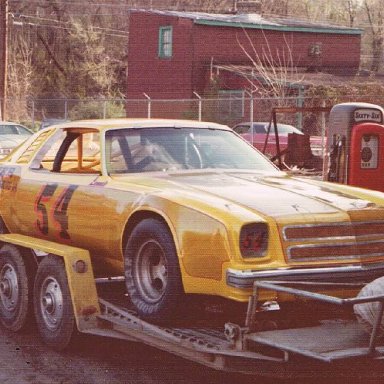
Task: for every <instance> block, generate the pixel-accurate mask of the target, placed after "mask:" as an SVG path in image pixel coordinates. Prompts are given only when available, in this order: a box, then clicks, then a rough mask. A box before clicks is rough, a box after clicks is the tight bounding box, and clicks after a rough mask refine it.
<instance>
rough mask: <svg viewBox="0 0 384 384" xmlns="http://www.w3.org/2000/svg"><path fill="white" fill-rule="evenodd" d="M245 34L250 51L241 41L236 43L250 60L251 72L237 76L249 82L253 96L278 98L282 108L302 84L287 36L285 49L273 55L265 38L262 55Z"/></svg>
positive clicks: (239, 72) (273, 52) (238, 71)
mask: <svg viewBox="0 0 384 384" xmlns="http://www.w3.org/2000/svg"><path fill="white" fill-rule="evenodd" d="M244 32H245V31H244ZM245 34H246V36H247V40H248V46H250V47H251V49H250V50H249V49H248V48H247V47H246V46H245V44H244V43H242V42H241V41H240V39H239V38H238V39H237V40H238V44H239V46H240V48H241V50H242V51H243V52H244V54H245V55H246V56H247V57H248V59H249V61H250V64H251V68H243V69H242V68H237V69H236V70H237V73H238V74H240V75H242V76H243V77H244V78H245V79H246V80H247V82H248V84H249V90H250V92H251V93H257V94H259V95H260V96H265V97H276V98H278V99H279V100H280V101H279V104H280V105H283V104H284V103H285V99H286V98H287V97H288V96H289V95H291V94H292V90H293V89H295V88H297V87H298V85H299V84H300V83H301V82H302V80H303V77H302V76H301V75H300V74H299V73H298V71H297V67H296V66H295V63H294V60H293V56H292V48H291V44H290V43H289V41H288V40H287V39H286V36H284V45H283V46H282V47H280V48H277V49H276V51H272V49H271V46H270V45H269V42H268V39H267V38H266V36H264V41H265V44H264V45H263V46H262V47H261V51H259V50H258V49H257V48H256V47H255V44H254V43H253V41H252V39H251V38H250V36H249V35H248V34H247V33H246V32H245Z"/></svg>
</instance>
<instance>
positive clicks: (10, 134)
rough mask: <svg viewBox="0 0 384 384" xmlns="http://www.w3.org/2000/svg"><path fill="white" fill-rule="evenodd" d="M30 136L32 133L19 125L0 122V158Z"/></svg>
mask: <svg viewBox="0 0 384 384" xmlns="http://www.w3.org/2000/svg"><path fill="white" fill-rule="evenodd" d="M32 134H33V132H32V131H30V130H29V129H28V128H27V127H24V126H23V125H21V124H17V123H12V122H9V121H0V158H1V157H4V156H6V155H8V154H9V153H10V152H11V151H12V150H13V149H14V148H15V147H17V146H18V145H20V144H21V143H22V142H23V141H25V140H26V139H27V138H28V137H30V136H31V135H32Z"/></svg>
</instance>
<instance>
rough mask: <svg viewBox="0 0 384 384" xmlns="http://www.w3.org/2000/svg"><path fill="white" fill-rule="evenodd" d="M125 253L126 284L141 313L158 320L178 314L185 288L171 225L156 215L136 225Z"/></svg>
mask: <svg viewBox="0 0 384 384" xmlns="http://www.w3.org/2000/svg"><path fill="white" fill-rule="evenodd" d="M124 255H125V282H126V288H127V292H128V295H129V298H130V300H131V302H132V303H133V305H134V306H135V309H136V311H137V313H138V315H139V316H140V317H142V318H143V319H146V320H150V321H155V322H163V321H166V320H169V319H171V317H174V315H176V314H177V312H178V311H177V310H178V309H179V307H180V302H182V301H183V300H182V297H183V296H184V291H183V285H182V281H181V274H180V267H179V260H178V257H177V253H176V248H175V244H174V241H173V238H172V235H171V233H170V232H169V229H168V227H167V226H166V225H165V224H164V223H162V222H161V221H159V220H157V219H154V218H148V219H144V220H142V221H141V222H140V223H139V224H137V226H136V227H135V228H134V229H133V231H132V234H131V236H130V238H129V240H128V242H127V246H126V249H125V254H124Z"/></svg>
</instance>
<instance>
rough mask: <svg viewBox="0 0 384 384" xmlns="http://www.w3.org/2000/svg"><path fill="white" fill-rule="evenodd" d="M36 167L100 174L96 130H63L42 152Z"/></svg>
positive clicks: (54, 170)
mask: <svg viewBox="0 0 384 384" xmlns="http://www.w3.org/2000/svg"><path fill="white" fill-rule="evenodd" d="M38 168H39V169H45V170H48V171H51V172H60V173H97V174H100V146H99V133H98V131H94V130H84V129H71V130H67V131H63V132H62V134H61V135H59V137H56V140H54V141H53V142H52V144H51V145H50V146H49V148H47V149H46V151H45V153H43V154H42V156H41V162H40V166H39V167H38Z"/></svg>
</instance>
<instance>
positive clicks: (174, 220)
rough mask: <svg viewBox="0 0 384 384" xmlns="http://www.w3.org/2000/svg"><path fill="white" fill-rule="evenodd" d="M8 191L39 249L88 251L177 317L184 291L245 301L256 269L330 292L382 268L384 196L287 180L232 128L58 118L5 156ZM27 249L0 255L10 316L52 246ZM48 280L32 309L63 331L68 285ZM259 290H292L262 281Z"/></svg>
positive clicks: (129, 287) (9, 217) (18, 228)
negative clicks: (269, 286)
mask: <svg viewBox="0 0 384 384" xmlns="http://www.w3.org/2000/svg"><path fill="white" fill-rule="evenodd" d="M0 190H1V193H0V218H1V221H0V224H1V225H0V228H1V230H2V231H3V232H7V231H8V232H10V233H15V234H19V235H24V236H28V237H29V238H32V239H37V240H36V243H37V245H36V247H32V248H33V249H35V248H36V249H37V250H38V249H39V247H38V239H45V240H49V241H51V242H55V243H59V244H66V245H67V246H68V245H69V246H75V247H78V248H82V249H86V250H89V252H90V256H91V261H92V271H93V273H94V274H95V277H96V278H101V279H103V278H106V277H118V276H120V277H123V276H124V280H125V284H126V291H127V293H128V295H129V299H130V302H131V303H132V304H133V306H134V307H135V310H136V311H137V313H138V314H139V315H140V316H141V317H143V318H146V319H150V320H159V319H164V318H169V317H172V315H173V314H174V313H176V312H177V311H176V310H177V309H178V306H179V305H183V304H184V303H185V302H186V300H185V295H191V294H199V295H206V297H209V298H213V297H214V296H216V297H217V296H220V297H222V298H225V299H227V300H228V301H231V300H232V301H235V302H243V303H244V304H245V303H247V302H248V300H249V296H250V294H251V292H252V287H253V283H254V282H255V281H257V280H271V281H274V280H278V281H280V280H283V281H287V280H290V281H292V280H294V281H298V280H299V281H304V282H307V283H311V282H316V284H317V285H318V284H319V282H324V283H325V284H324V285H322V286H321V288H319V289H321V290H322V291H324V292H329V293H335V294H339V295H350V294H352V293H353V294H355V293H357V291H356V290H357V289H358V288H356V284H349V286H344V287H343V288H342V289H341V288H340V286H338V284H339V283H341V282H346V283H357V282H364V281H366V282H370V281H372V280H373V279H374V278H375V277H379V276H383V274H384V194H382V193H379V192H373V191H369V190H363V189H359V188H354V187H350V186H346V185H338V184H331V183H324V182H321V181H318V180H312V179H311V180H310V179H300V178H298V177H290V176H289V175H287V174H286V173H285V172H281V171H279V170H278V169H277V168H276V167H275V165H274V164H272V163H271V162H270V161H269V160H268V159H267V158H266V157H265V156H263V155H262V154H261V153H260V152H259V151H257V150H256V149H254V148H253V147H252V146H250V145H249V144H248V143H246V141H245V140H243V139H241V138H240V137H239V136H238V135H236V134H235V133H234V132H233V131H232V130H231V129H230V128H229V127H227V126H224V125H219V124H213V123H205V122H196V121H185V120H157V119H115V120H93V121H78V122H70V123H66V124H62V125H60V126H52V127H48V128H46V129H45V130H42V131H38V132H37V133H36V134H35V135H34V136H33V137H31V138H29V139H28V140H27V141H26V142H25V143H24V144H22V145H21V146H20V147H19V148H18V149H17V150H16V151H14V152H13V153H12V154H11V155H10V156H8V157H7V158H6V159H5V160H3V161H0ZM32 241H33V240H32ZM23 255H24V254H23ZM28 255H29V254H28V253H27V252H26V253H25V256H24V257H27V258H28ZM21 257H22V256H18V258H12V255H11V256H9V257H8V256H7V258H5V259H3V258H0V282H1V285H2V287H1V290H0V293H1V294H0V311H2V316H1V318H3V319H6V321H7V322H8V323H7V324H8V326H10V324H11V325H12V321H13V320H15V319H16V320H17V319H18V314H19V312H20V308H21V307H22V308H23V310H25V308H26V306H28V303H27V302H26V300H24V299H23V300H21V299H20V295H17V294H15V292H16V293H17V292H21V291H24V289H25V291H26V292H28V289H30V288H28V287H31V286H33V284H32V281H33V280H34V273H35V272H33V271H36V267H37V266H38V264H39V263H40V261H41V260H44V257H47V256H46V254H45V255H44V254H41V253H39V252H35V254H34V258H32V259H31V258H30V257H29V258H28V262H27V261H24V262H23V261H20V258H21ZM21 260H22V259H21ZM31 260H33V262H34V263H36V265H35V266H34V267H33V268H30V271H32V272H29V273H26V268H27V267H26V266H28V267H29V266H30V263H29V262H30V261H31ZM40 265H45V263H41V264H40ZM82 268H89V266H87V265H83V266H82ZM44 271H45V272H44V273H50V270H46V269H45V270H44ZM52 273H53V272H52ZM79 273H80V272H79ZM38 274H39V270H38ZM39 276H41V274H40V275H39ZM77 281H81V280H77ZM43 282H44V284H43ZM45 282H46V284H45ZM40 283H41V284H40ZM40 283H39V284H40V285H39V284H38V283H36V282H35V290H36V295H37V296H35V297H37V299H36V300H37V301H36V302H37V305H38V307H37V310H36V311H37V312H36V313H37V316H38V318H39V319H40V320H41V321H44V319H45V320H47V319H48V320H51V323H49V326H50V327H51V328H52V332H54V331H55V330H56V329H57V328H58V327H59V326H60V324H62V323H63V321H64V319H63V317H64V315H63V311H64V310H63V309H62V306H61V302H62V301H61V300H62V297H64V293H63V291H61V286H60V285H59V284H58V283H57V278H56V277H54V276H53V275H52V276H49V277H46V278H45V279H40ZM332 283H336V284H334V285H333V284H332ZM54 298H57V300H54ZM259 300H260V302H263V301H268V300H279V301H284V300H288V298H287V296H284V295H283V296H279V295H276V293H275V292H267V291H263V290H262V291H260V292H259ZM289 300H290V299H289ZM56 301H57V302H56ZM16 320H15V321H16ZM4 321H5V320H4Z"/></svg>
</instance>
